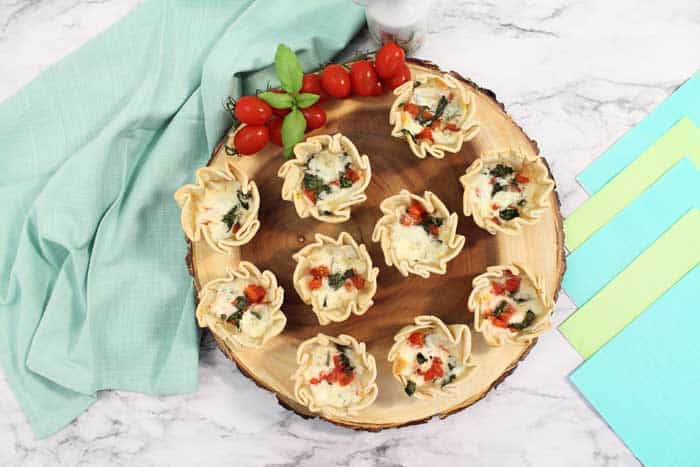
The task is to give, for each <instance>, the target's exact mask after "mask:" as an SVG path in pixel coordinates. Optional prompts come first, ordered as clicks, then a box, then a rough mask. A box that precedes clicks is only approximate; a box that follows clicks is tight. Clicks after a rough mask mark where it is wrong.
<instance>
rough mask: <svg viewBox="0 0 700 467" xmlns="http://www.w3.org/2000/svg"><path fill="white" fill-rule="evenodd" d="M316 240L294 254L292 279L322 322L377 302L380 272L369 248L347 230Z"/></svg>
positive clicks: (359, 311) (336, 318)
mask: <svg viewBox="0 0 700 467" xmlns="http://www.w3.org/2000/svg"><path fill="white" fill-rule="evenodd" d="M315 239H316V241H315V242H314V243H311V244H309V245H307V246H305V247H304V248H302V249H301V250H299V251H298V252H297V253H296V254H294V256H293V257H292V258H293V259H294V260H295V261H296V262H297V265H296V268H295V269H294V275H293V277H292V280H293V282H294V288H295V289H296V291H297V293H298V294H299V296H300V297H301V299H302V301H303V302H304V303H306V304H307V305H309V304H310V305H311V309H312V310H313V312H314V314H316V317H317V318H318V322H319V323H321V324H322V325H326V324H328V323H330V322H331V321H335V322H338V321H344V320H346V319H348V317H349V316H350V315H351V314H356V315H362V314H364V313H365V312H366V311H367V310H368V309H369V308H370V307H371V306H372V304H373V303H374V302H373V300H372V299H373V297H374V294H375V293H376V292H377V275H378V274H379V268H376V267H373V266H372V258H371V257H370V256H369V253H368V252H367V248H366V247H365V246H364V245H358V244H357V242H355V240H354V239H353V238H352V236H351V235H350V234H348V233H347V232H342V233H341V234H340V235H339V236H338V238H337V239H333V238H331V237H327V236H325V235H322V234H316V236H315Z"/></svg>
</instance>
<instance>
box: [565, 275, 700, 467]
mask: <svg viewBox="0 0 700 467" xmlns="http://www.w3.org/2000/svg"><path fill="white" fill-rule="evenodd" d="M698 290H700V267H696V268H695V269H693V270H692V271H691V272H689V273H688V274H686V275H685V276H684V277H683V278H682V279H681V280H680V281H679V282H678V284H677V285H676V286H675V287H673V288H672V289H670V290H669V291H668V292H666V293H665V294H664V295H663V296H662V297H661V298H660V299H659V300H657V301H656V302H655V303H654V304H653V305H652V306H651V307H649V309H647V310H646V311H645V312H644V313H643V314H642V315H641V316H640V317H639V318H637V319H636V320H635V321H634V322H633V323H631V324H630V325H629V326H627V327H626V328H625V329H624V330H623V331H622V332H621V333H620V334H619V335H618V336H616V337H615V338H614V339H613V340H612V341H610V343H608V344H607V345H606V346H605V347H603V348H602V349H600V350H599V351H598V352H597V353H596V354H595V355H593V357H591V358H590V359H589V360H587V361H586V362H584V363H583V365H581V366H580V367H579V368H578V369H577V370H576V371H575V372H574V373H573V374H572V375H571V381H572V382H573V383H574V384H575V385H576V386H577V387H578V389H579V390H580V391H581V393H582V394H583V395H584V396H585V397H586V399H588V401H589V402H590V403H591V405H593V407H594V408H595V409H596V410H597V411H598V412H599V413H600V414H601V415H602V416H603V418H605V421H607V422H608V424H609V425H610V427H611V428H612V429H613V430H615V432H616V433H617V434H618V435H619V436H620V438H622V440H623V441H624V442H625V444H627V446H628V447H629V448H630V449H631V450H632V452H634V454H635V455H636V456H637V457H638V458H639V460H640V461H641V462H642V464H644V465H646V466H647V467H670V466H674V467H697V466H698V465H700V450H698V448H697V440H698V433H700V417H698V411H697V407H698V406H700V377H698V372H697V367H698V359H699V358H700V340H698V338H697V333H698V329H699V328H700V313H697V308H695V307H694V304H695V303H696V302H697V299H698Z"/></svg>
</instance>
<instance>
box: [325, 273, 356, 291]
mask: <svg viewBox="0 0 700 467" xmlns="http://www.w3.org/2000/svg"><path fill="white" fill-rule="evenodd" d="M354 275H355V271H353V270H352V269H347V270H346V271H345V272H342V273H341V272H336V273H335V274H331V275H330V276H328V285H329V286H330V287H331V288H332V289H333V290H338V289H339V288H340V287H341V286H342V285H343V284H344V283H345V281H346V280H348V279H352V277H353V276H354Z"/></svg>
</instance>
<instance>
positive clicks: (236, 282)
mask: <svg viewBox="0 0 700 467" xmlns="http://www.w3.org/2000/svg"><path fill="white" fill-rule="evenodd" d="M283 301H284V290H283V289H282V287H279V286H278V285H277V278H276V277H275V275H274V274H273V273H272V272H270V271H264V272H262V273H261V272H260V270H259V269H258V268H257V267H255V265H254V264H252V263H249V262H247V261H241V262H240V263H239V264H238V266H237V267H236V268H235V269H231V270H229V271H228V274H227V276H226V277H224V278H222V279H215V280H213V281H211V282H208V283H207V284H205V285H204V287H202V289H201V290H200V292H199V305H197V311H196V316H197V322H198V323H199V326H200V327H208V328H209V329H211V331H212V332H213V333H214V334H216V335H217V336H219V337H221V338H223V339H224V340H225V341H226V343H227V344H229V345H231V347H233V348H236V349H238V348H241V347H253V348H259V347H262V346H263V345H265V342H267V341H268V340H269V339H271V338H272V337H275V336H277V335H279V334H280V333H281V332H282V330H283V329H284V326H285V325H286V324H287V318H286V316H285V315H284V313H282V311H281V310H280V307H281V306H282V302H283Z"/></svg>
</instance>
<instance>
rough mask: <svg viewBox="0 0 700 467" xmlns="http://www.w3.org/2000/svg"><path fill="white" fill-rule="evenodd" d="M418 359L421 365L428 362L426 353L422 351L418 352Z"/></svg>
mask: <svg viewBox="0 0 700 467" xmlns="http://www.w3.org/2000/svg"><path fill="white" fill-rule="evenodd" d="M416 361H417V362H418V364H419V365H422V364H424V363H425V362H427V361H428V359H427V358H425V355H423V354H422V353H421V352H418V354H417V355H416Z"/></svg>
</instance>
